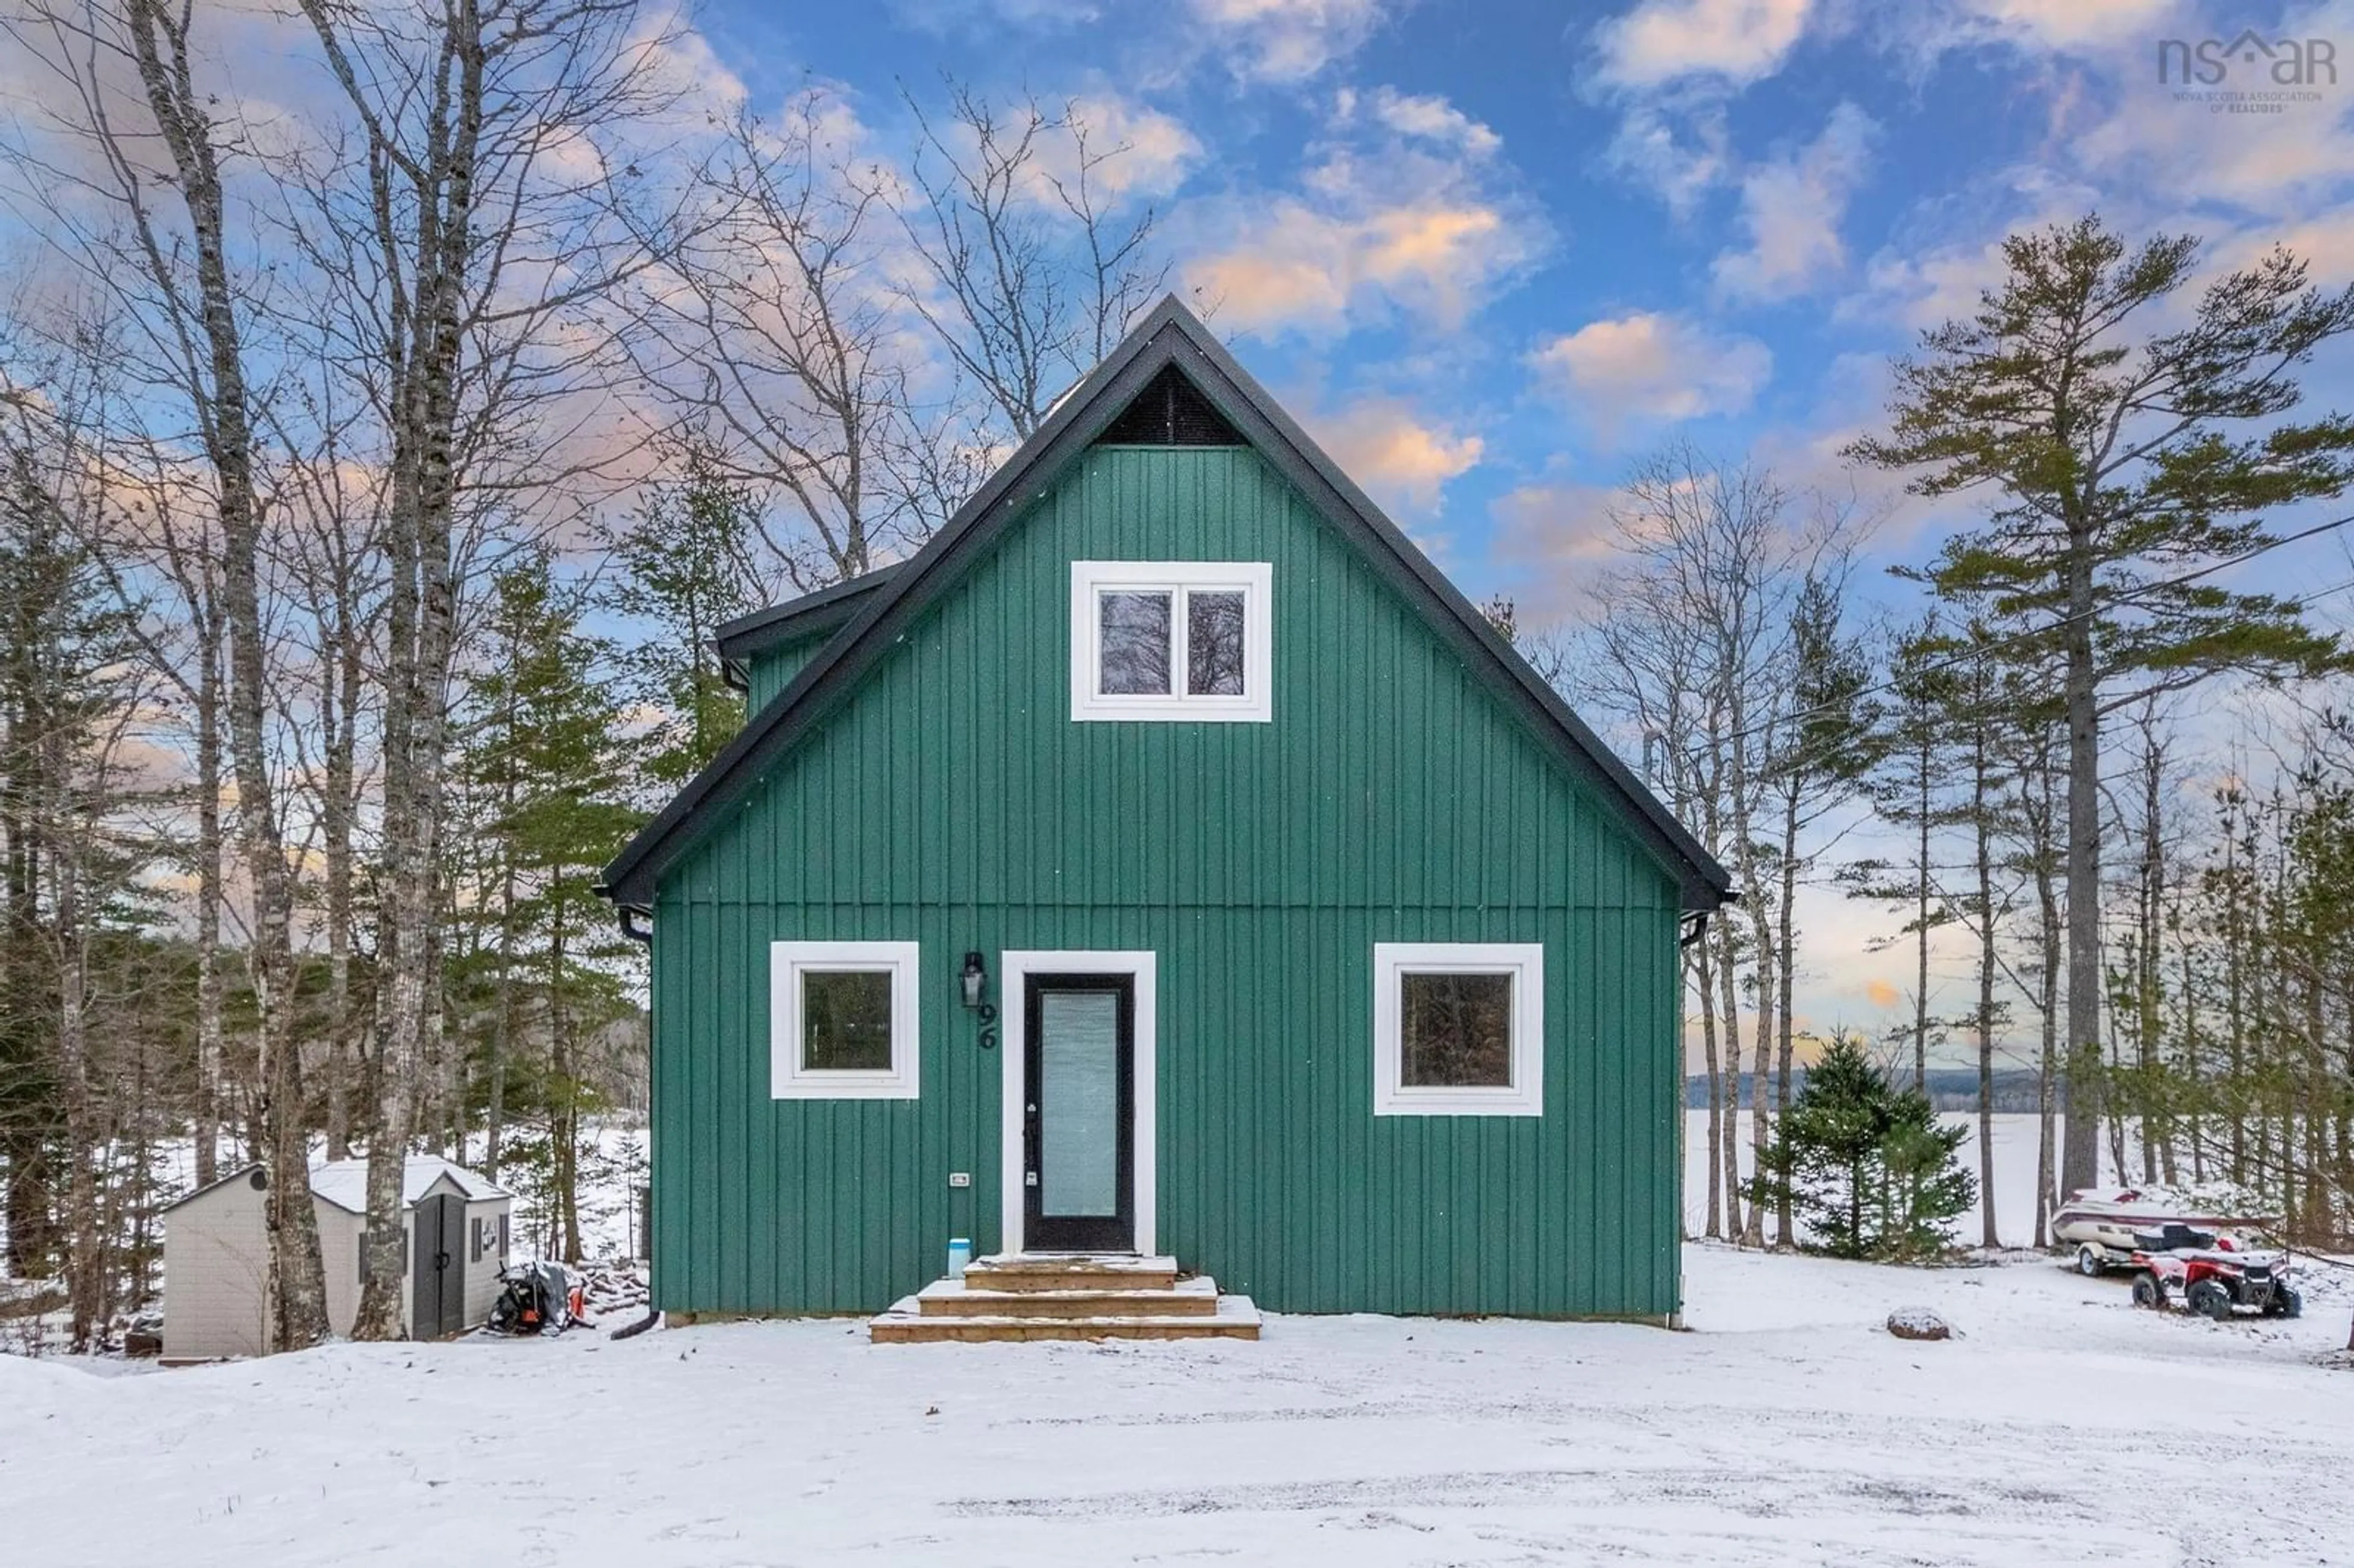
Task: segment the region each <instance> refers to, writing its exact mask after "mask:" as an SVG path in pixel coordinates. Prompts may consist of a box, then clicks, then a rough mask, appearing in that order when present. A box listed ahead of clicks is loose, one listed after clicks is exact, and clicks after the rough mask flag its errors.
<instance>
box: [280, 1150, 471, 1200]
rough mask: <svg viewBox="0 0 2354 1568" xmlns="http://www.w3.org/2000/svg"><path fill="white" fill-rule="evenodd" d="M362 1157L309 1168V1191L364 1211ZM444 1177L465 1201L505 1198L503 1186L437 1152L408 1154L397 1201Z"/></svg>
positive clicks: (419, 1194)
mask: <svg viewBox="0 0 2354 1568" xmlns="http://www.w3.org/2000/svg"><path fill="white" fill-rule="evenodd" d="M367 1168H368V1162H367V1161H366V1160H322V1161H320V1162H319V1163H318V1164H316V1165H313V1166H312V1167H311V1191H312V1192H314V1193H316V1194H317V1195H318V1196H320V1197H322V1198H324V1199H326V1200H327V1202H330V1203H333V1204H334V1205H335V1207H337V1208H339V1209H348V1210H350V1211H351V1212H352V1213H355V1214H362V1213H366V1212H367ZM444 1176H447V1177H448V1178H449V1179H450V1182H451V1185H452V1186H454V1187H456V1188H457V1189H458V1191H459V1192H462V1193H464V1194H465V1195H466V1197H467V1198H468V1199H469V1200H480V1199H484V1198H504V1197H506V1196H507V1195H508V1194H507V1191H506V1189H505V1188H504V1187H501V1186H499V1185H498V1184H497V1183H496V1182H494V1181H491V1180H490V1179H489V1178H488V1177H486V1176H483V1175H482V1174H481V1173H480V1172H478V1171H469V1170H467V1169H466V1168H465V1167H464V1166H462V1165H460V1164H457V1163H456V1162H454V1161H452V1160H444V1159H442V1158H441V1157H440V1155H438V1154H412V1155H410V1156H409V1157H408V1160H407V1161H405V1162H404V1163H403V1164H402V1166H401V1168H400V1202H401V1206H402V1207H404V1208H406V1207H407V1206H408V1205H409V1204H411V1203H414V1202H417V1200H418V1199H419V1198H422V1197H423V1196H425V1194H426V1193H427V1192H429V1191H430V1190H431V1188H432V1186H433V1183H435V1182H436V1181H440V1180H441V1178H443V1177H444Z"/></svg>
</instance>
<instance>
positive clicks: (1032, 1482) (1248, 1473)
mask: <svg viewBox="0 0 2354 1568" xmlns="http://www.w3.org/2000/svg"><path fill="white" fill-rule="evenodd" d="M1686 1268H1687V1272H1688V1280H1689V1296H1690V1304H1691V1322H1692V1325H1693V1328H1694V1329H1695V1330H1696V1331H1694V1332H1691V1333H1682V1334H1676V1333H1668V1332H1664V1331H1661V1330H1651V1329H1638V1328H1629V1327H1622V1326H1613V1325H1601V1324H1545V1323H1528V1322H1502V1321H1493V1322H1437V1321H1432V1320H1429V1319H1377V1318H1352V1319H1299V1318H1277V1319H1270V1320H1269V1322H1268V1325H1267V1337H1266V1338H1265V1339H1264V1340H1261V1341H1260V1342H1258V1343H1257V1344H1246V1343H1207V1344H1141V1345H1104V1346H1087V1345H1058V1344H1027V1345H925V1346H870V1345H869V1344H867V1343H866V1340H865V1336H864V1332H863V1330H862V1328H861V1326H860V1325H858V1324H856V1323H853V1322H847V1321H841V1320H832V1321H804V1322H778V1323H741V1324H718V1325H710V1326H705V1327H698V1328H694V1329H687V1330H665V1331H662V1332H658V1333H653V1334H649V1335H645V1336H642V1337H641V1338H639V1339H635V1340H628V1341H624V1342H620V1343H613V1342H610V1341H608V1340H603V1339H601V1338H597V1337H592V1336H589V1335H586V1334H576V1335H572V1336H567V1337H566V1338H565V1339H563V1340H557V1341H554V1342H548V1343H541V1342H538V1341H532V1340H517V1341H507V1340H483V1339H474V1340H461V1341H458V1342H455V1343H449V1344H435V1345H398V1346H384V1345H334V1346H330V1347H326V1348H323V1349H321V1350H318V1351H310V1352H306V1353H304V1354H301V1355H292V1356H285V1357H281V1358H279V1359H276V1360H274V1361H265V1362H248V1363H243V1364H238V1365H225V1366H216V1367H207V1368H198V1369H194V1370H190V1371H185V1372H157V1373H152V1374H149V1375H143V1376H122V1377H113V1378H98V1377H92V1376H90V1374H89V1373H88V1372H84V1371H82V1370H80V1368H78V1367H76V1366H75V1365H73V1364H71V1363H69V1362H63V1361H25V1360H20V1359H16V1358H8V1357H0V1499H5V1500H0V1542H5V1550H0V1559H5V1561H7V1562H9V1563H26V1564H41V1565H44V1568H71V1565H77V1564H84V1563H89V1564H98V1563H123V1562H164V1561H168V1562H171V1563H175V1565H185V1568H198V1565H202V1564H222V1565H224V1568H226V1565H230V1564H234V1565H236V1568H270V1565H277V1564H311V1563H336V1564H339V1565H360V1564H372V1563H382V1564H393V1563H419V1562H422V1563H465V1564H473V1563H500V1562H510V1563H520V1562H531V1563H540V1562H547V1563H557V1562H568V1563H628V1564H631V1568H673V1565H674V1568H727V1565H732V1564H753V1563H759V1564H775V1565H783V1564H819V1563H885V1564H888V1563H911V1564H913V1563H927V1564H928V1563H949V1562H955V1563H961V1564H968V1565H971V1568H987V1565H991V1564H999V1563H1003V1564H1009V1565H1020V1568H1063V1565H1070V1568H1101V1565H1106V1564H1115V1563H1177V1562H1183V1561H1191V1560H1223V1561H1228V1562H1235V1563H1280V1564H1286V1565H1296V1564H1318V1563H1333V1564H1350V1565H1352V1568H1358V1565H1363V1568H1379V1565H1384V1564H1424V1563H1546V1562H1562V1563H1588V1562H1595V1561H1604V1562H1630V1563H1695V1564H1697V1563H1706V1564H1713V1565H1722V1568H1731V1565H1734V1564H1744V1563H1814V1562H1836V1563H1841V1564H1875V1563H1941V1564H1942V1563H2002V1564H2015V1563H2037V1564H2047V1563H2113V1562H2119V1561H2130V1562H2134V1563H2147V1564H2174V1563H2224V1562H2230V1563H2235V1564H2238V1563H2263V1564H2266V1565H2267V1568H2272V1565H2278V1564H2309V1563H2354V1492H2349V1489H2348V1487H2347V1484H2346V1480H2347V1478H2348V1476H2349V1475H2354V1371H2349V1370H2346V1369H2345V1368H2344V1367H2343V1366H2342V1365H2341V1364H2338V1363H2339V1362H2341V1361H2342V1360H2343V1358H2342V1357H2338V1356H2334V1355H2333V1354H2332V1353H2331V1352H2332V1349H2333V1347H2335V1346H2338V1345H2342V1344H2343V1343H2344V1341H2345V1337H2346V1331H2347V1317H2348V1312H2349V1308H2354V1289H2349V1288H2348V1287H2346V1286H2344V1285H2341V1284H2339V1283H2338V1281H2335V1280H2333V1281H2332V1282H2331V1284H2330V1286H2329V1287H2325V1291H2324V1292H2317V1294H2324V1293H2326V1294H2327V1295H2328V1296H2329V1299H2328V1300H2327V1302H2322V1301H2317V1302H2316V1303H2315V1310H2314V1311H2312V1312H2310V1313H2309V1314H2308V1316H2307V1317H2306V1319H2303V1320H2302V1321H2300V1322H2297V1323H2294V1324H2282V1323H2241V1324H2232V1325H2228V1326H2226V1325H2218V1324H2213V1323H2209V1322H2207V1321H2205V1320H2203V1319H2189V1318H2183V1317H2179V1316H2178V1317H2166V1318H2160V1317H2158V1316H2155V1315H2153V1314H2150V1313H2147V1312H2140V1311H2137V1310H2135V1309H2134V1308H2131V1307H2129V1306H2128V1305H2127V1304H2126V1291H2125V1287H2124V1284H2123V1283H2122V1282H2121V1281H2107V1282H2099V1283H2095V1282H2092V1281H2086V1280H2081V1279H2078V1278H2076V1277H2073V1276H2072V1275H2070V1274H2068V1273H2067V1272H2065V1271H2064V1270H2062V1269H2061V1268H2060V1267H2058V1266H2054V1265H2052V1264H2050V1263H2045V1262H2035V1263H2027V1264H2014V1265H2011V1266H2003V1267H1978V1268H1953V1269H1931V1270H1911V1269H1904V1270H1900V1269H1889V1268H1879V1267H1872V1266H1864V1265H1847V1264H1836V1263H1828V1262H1824V1261H1820V1260H1817V1259H1810V1258H1798V1257H1790V1256H1773V1255H1754V1254H1742V1253H1738V1252H1734V1251H1731V1250H1727V1249H1723V1248H1719V1247H1712V1246H1693V1247H1691V1248H1689V1249H1688V1250H1687V1253H1686ZM1915 1305H1920V1306H1927V1307H1930V1308H1934V1309H1935V1310H1936V1311H1938V1312H1940V1313H1942V1314H1944V1315H1945V1316H1946V1319H1948V1320H1949V1321H1951V1322H1952V1323H1953V1324H1954V1325H1955V1326H1956V1328H1957V1329H1958V1330H1960V1331H1961V1333H1962V1335H1963V1337H1962V1338H1960V1339H1958V1340H1952V1341H1949V1342H1946V1343H1943V1344H1913V1343H1906V1342H1903V1341H1899V1340H1894V1339H1893V1338H1891V1337H1890V1336H1889V1335H1887V1334H1886V1333H1885V1332H1883V1331H1882V1327H1881V1324H1882V1319H1884V1318H1885V1316H1886V1315H1887V1314H1888V1313H1889V1312H1890V1311H1891V1310H1892V1309H1893V1308H1898V1307H1903V1306H1915Z"/></svg>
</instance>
